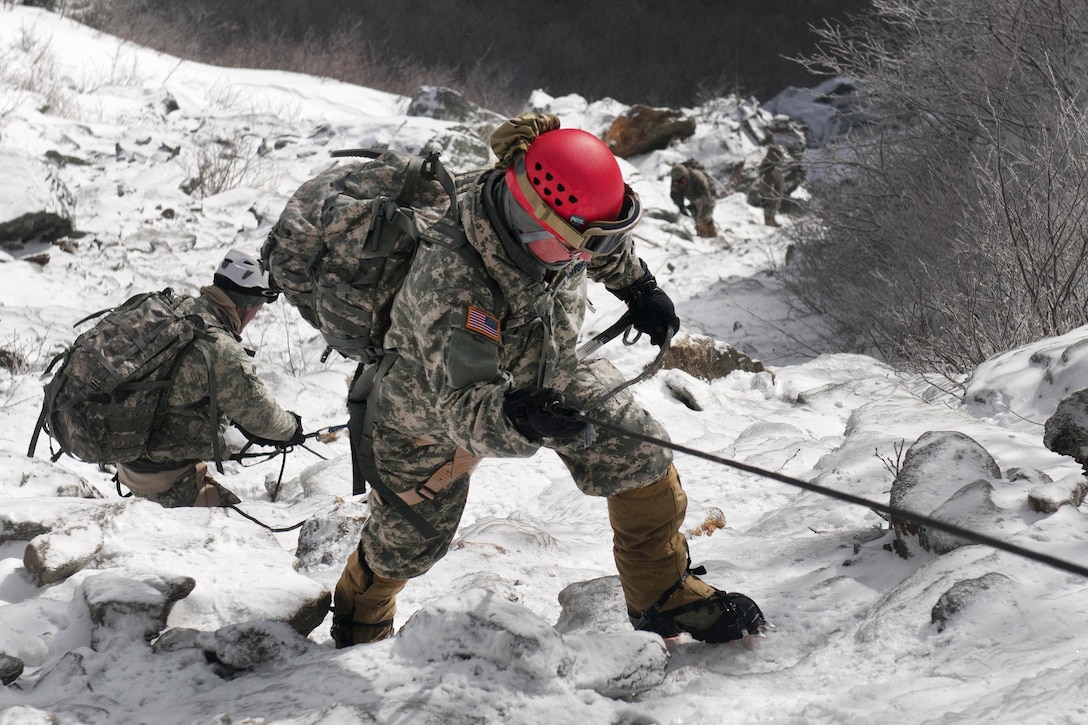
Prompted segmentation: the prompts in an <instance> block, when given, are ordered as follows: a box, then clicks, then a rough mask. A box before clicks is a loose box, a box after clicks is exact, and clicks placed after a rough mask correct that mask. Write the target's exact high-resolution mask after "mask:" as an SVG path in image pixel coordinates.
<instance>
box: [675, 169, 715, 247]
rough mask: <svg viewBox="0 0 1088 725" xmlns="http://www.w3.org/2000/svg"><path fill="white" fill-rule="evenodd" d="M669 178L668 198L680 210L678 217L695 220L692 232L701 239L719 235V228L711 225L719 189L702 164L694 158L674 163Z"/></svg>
mask: <svg viewBox="0 0 1088 725" xmlns="http://www.w3.org/2000/svg"><path fill="white" fill-rule="evenodd" d="M670 176H671V177H672V184H671V185H670V187H669V196H670V198H672V200H673V203H675V204H676V206H678V207H680V213H681V214H685V215H687V216H693V217H694V219H695V233H696V234H698V235H699V236H700V237H716V236H718V228H717V227H716V226H715V225H714V204H715V203H716V202H717V196H718V187H717V184H715V183H714V179H713V178H712V177H711V176H710V174H708V173H707V171H706V169H705V168H703V165H702V164H700V163H699V162H698V161H696V160H695V159H688V160H687V161H684V162H683V163H679V164H675V165H674V166H673V167H672V172H671V174H670ZM689 204H690V208H689V206H688V205H689ZM693 212H694V213H693Z"/></svg>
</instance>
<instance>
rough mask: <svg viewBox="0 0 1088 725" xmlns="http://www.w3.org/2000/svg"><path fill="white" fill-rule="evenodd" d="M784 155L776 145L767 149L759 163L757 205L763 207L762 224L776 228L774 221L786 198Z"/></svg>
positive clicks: (776, 223) (775, 221) (776, 224)
mask: <svg viewBox="0 0 1088 725" xmlns="http://www.w3.org/2000/svg"><path fill="white" fill-rule="evenodd" d="M785 158H786V153H785V151H784V150H783V149H782V147H781V146H779V145H778V144H771V145H770V146H768V147H767V153H766V155H764V157H763V160H762V161H760V162H759V181H758V184H759V205H760V206H761V207H763V223H764V224H766V225H767V226H769V227H777V226H778V221H777V220H776V219H775V217H776V215H777V214H778V212H779V210H780V209H781V208H782V200H783V199H785V198H786V177H785V174H784V173H783V164H784V162H785Z"/></svg>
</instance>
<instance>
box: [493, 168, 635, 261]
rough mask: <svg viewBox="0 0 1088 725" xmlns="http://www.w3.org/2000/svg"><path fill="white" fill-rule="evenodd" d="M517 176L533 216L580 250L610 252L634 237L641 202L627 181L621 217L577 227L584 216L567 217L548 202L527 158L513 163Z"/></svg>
mask: <svg viewBox="0 0 1088 725" xmlns="http://www.w3.org/2000/svg"><path fill="white" fill-rule="evenodd" d="M514 177H515V178H516V179H517V180H518V189H519V190H520V191H521V193H522V194H523V195H524V196H525V199H526V201H528V202H529V205H530V206H531V207H532V214H533V216H534V217H536V219H537V220H538V221H540V222H541V223H542V224H544V225H546V226H547V227H548V228H549V229H551V230H552V231H553V232H555V234H556V236H557V237H558V238H559V239H560V240H562V242H563V243H564V244H566V245H567V246H569V247H571V248H572V249H576V250H578V251H580V252H588V253H589V254H608V253H610V252H614V251H616V249H618V248H619V247H620V246H621V245H622V244H623V243H624V242H626V241H627V240H628V239H630V238H631V234H632V233H633V232H634V229H635V226H636V225H637V224H638V222H639V220H640V219H642V204H641V203H640V202H639V199H638V194H636V193H635V191H634V190H633V189H632V188H631V187H630V186H628V185H627V184H624V185H623V190H624V194H623V206H622V207H620V218H619V219H618V220H616V221H611V222H609V221H597V222H589V223H588V224H589V225H588V226H587V227H586V228H585V229H583V230H582V231H578V230H577V229H576V228H575V225H579V226H580V225H582V224H585V223H586V222H585V220H583V219H581V218H580V217H577V216H573V217H571V218H570V219H569V220H567V219H564V218H563V217H561V216H559V214H557V213H556V212H555V211H554V210H553V209H552V208H551V207H550V206H548V205H547V204H546V203H545V202H544V199H543V198H542V197H541V196H540V194H538V193H537V191H536V189H534V188H533V185H532V183H531V182H530V181H529V177H528V175H527V174H526V173H525V161H524V159H522V160H520V161H518V163H517V165H516V166H515V167H514Z"/></svg>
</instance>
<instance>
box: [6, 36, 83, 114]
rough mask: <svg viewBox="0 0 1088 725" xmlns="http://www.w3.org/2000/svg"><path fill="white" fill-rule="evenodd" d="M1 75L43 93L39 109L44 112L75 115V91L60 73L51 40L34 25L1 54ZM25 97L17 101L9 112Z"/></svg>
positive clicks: (15, 84)
mask: <svg viewBox="0 0 1088 725" xmlns="http://www.w3.org/2000/svg"><path fill="white" fill-rule="evenodd" d="M0 78H3V80H4V81H5V82H7V83H9V84H10V85H12V86H13V87H14V88H15V89H17V90H19V91H25V92H26V93H33V94H37V95H39V96H41V98H42V99H43V103H42V104H41V105H40V107H39V108H38V110H39V111H41V112H42V113H49V114H52V115H54V116H61V117H64V118H69V117H72V116H74V115H75V101H74V93H73V91H72V89H71V88H69V87H68V86H67V85H66V84H65V82H64V81H63V80H62V79H61V78H60V76H59V72H58V70H57V60H56V56H55V55H54V54H53V49H52V46H51V39H49V38H45V39H43V38H42V37H41V36H40V35H39V34H38V32H37V29H36V28H35V27H34V26H29V27H28V26H26V25H23V26H22V27H21V28H20V29H19V35H18V36H16V38H15V41H14V42H13V43H12V45H11V47H10V48H7V49H5V50H4V51H3V54H2V55H0ZM22 100H23V99H20V100H19V101H13V102H12V103H13V104H14V105H12V106H11V108H10V109H9V110H8V111H7V112H8V113H11V112H12V111H13V110H14V109H15V108H16V107H18V106H19V105H21V103H22ZM5 115H6V114H5Z"/></svg>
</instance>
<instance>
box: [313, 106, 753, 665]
mask: <svg viewBox="0 0 1088 725" xmlns="http://www.w3.org/2000/svg"><path fill="white" fill-rule="evenodd" d="M491 142H492V147H493V148H494V150H495V152H496V155H497V157H498V158H499V164H498V168H497V169H494V170H488V171H484V172H482V173H479V172H477V173H475V174H470V175H466V176H465V177H462V178H461V179H460V182H459V189H460V194H459V204H460V207H459V208H460V210H461V221H462V223H463V225H464V228H465V231H466V233H467V236H468V243H469V244H470V245H471V246H472V247H473V248H474V249H475V250H476V251H477V252H478V253H479V255H480V257H481V260H480V261H478V262H476V263H474V262H473V261H471V260H470V259H469V257H468V256H467V255H463V254H458V253H456V252H455V251H452V250H451V249H449V248H448V247H447V246H445V245H442V244H426V243H425V244H423V245H421V247H420V249H419V251H418V252H417V255H416V257H415V259H414V261H413V263H412V266H411V268H410V271H409V273H408V277H407V279H406V280H405V282H404V284H403V286H402V288H401V290H400V293H399V296H398V298H397V301H396V303H395V305H394V308H393V312H392V325H391V327H390V329H389V331H388V333H387V334H386V338H385V347H386V349H387V350H395V351H396V358H395V361H394V362H393V363H392V366H391V367H390V368H389V369H388V372H386V373H385V374H384V375H383V376H382V377H381V379H380V380H379V381H378V382H377V383H376V384H377V385H378V387H377V389H376V392H375V393H374V394H372V395H370V396H369V397H368V401H369V402H368V406H370V405H373V406H376V408H377V409H376V410H372V411H367V413H368V417H369V415H370V414H373V421H374V427H373V450H374V461H375V463H376V466H377V469H378V472H379V473H380V478H381V481H382V483H383V484H384V487H385V489H386V490H388V491H392V492H395V493H396V494H397V495H398V496H399V498H400V499H401V500H402V501H403V502H404V503H406V504H408V505H409V506H411V507H412V508H411V510H412V511H413V512H414V513H416V514H418V516H420V517H422V519H423V520H424V521H425V522H426V524H427V525H428V526H429V527H430V528H431V529H432V531H431V532H429V533H428V532H425V531H423V530H421V528H422V527H419V526H413V525H412V524H411V523H409V522H408V520H407V519H406V518H405V517H404V516H403V515H402V514H401V513H400V512H399V511H397V510H396V509H395V508H394V507H393V506H391V505H389V503H388V502H385V501H383V500H382V498H381V496H380V495H379V494H378V493H376V492H375V491H373V490H371V492H370V499H369V503H370V510H371V514H370V517H369V518H368V519H367V521H366V523H365V525H364V527H363V531H362V536H361V541H360V544H359V547H358V549H357V550H356V551H355V552H354V553H353V554H352V555H351V556H350V558H349V560H348V563H347V565H346V566H345V568H344V571H343V574H342V575H341V577H340V580H339V582H338V583H337V585H336V588H335V594H334V617H333V628H332V635H333V638H334V640H335V642H336V644H337V646H338V647H345V646H349V645H352V644H360V643H363V642H373V641H377V640H380V639H383V638H385V637H388V636H390V635H391V634H392V629H393V617H394V613H395V611H396V594H397V593H398V592H399V591H400V590H401V589H402V588H403V587H404V586H405V584H406V583H407V580H408V579H410V578H412V577H417V576H420V575H422V574H424V573H425V572H426V571H428V570H429V569H430V568H431V567H432V566H433V565H434V564H435V562H437V561H438V560H439V559H441V558H442V557H443V556H444V555H445V554H446V552H447V549H448V548H449V546H450V543H451V541H452V539H453V536H454V534H455V532H456V530H457V527H458V523H459V521H460V519H461V515H462V512H463V511H464V508H465V503H466V500H467V497H468V490H469V476H470V475H471V473H472V470H473V468H474V467H475V465H476V463H477V462H478V461H479V460H480V459H481V458H486V457H504V458H505V457H528V456H531V455H533V454H534V453H535V452H536V451H537V450H538V449H539V448H540V447H542V446H543V447H546V448H550V449H552V450H554V451H555V452H556V454H558V455H559V457H560V459H562V461H563V462H564V464H566V466H567V469H568V470H569V471H570V473H571V476H572V477H573V479H574V482H575V484H576V485H577V486H578V487H579V488H580V489H581V490H582V491H583V492H584V493H586V494H589V495H592V496H602V497H607V499H608V510H609V517H610V521H611V524H612V529H613V532H614V553H615V561H616V565H617V568H618V570H619V574H620V579H621V582H622V584H623V589H624V593H625V598H626V600H627V606H628V609H629V612H630V615H631V619H632V622H633V623H634V625H635V626H636V627H637V628H639V629H645V630H650V631H655V632H658V633H660V634H662V635H663V636H672V635H676V634H678V633H679V632H680V631H687V632H690V633H691V634H692V636H694V637H696V638H698V639H702V640H706V641H717V642H720V641H726V640H730V639H739V638H741V637H744V636H745V634H746V632H748V633H753V634H754V633H755V632H757V631H759V630H760V629H761V628H762V626H763V625H764V624H765V623H764V621H763V617H762V614H761V613H760V612H759V608H758V607H757V606H756V605H755V603H754V602H752V601H751V600H750V599H749V598H747V597H745V596H744V595H740V594H727V593H725V592H721V591H719V590H717V589H715V588H714V587H711V586H710V585H708V584H706V583H704V582H702V581H701V580H700V579H699V578H698V577H697V576H695V575H694V574H693V573H692V571H691V569H690V568H689V567H690V561H689V559H688V552H687V542H686V539H685V537H684V535H683V534H682V533H680V531H679V528H680V525H681V523H682V522H683V519H684V515H685V511H686V502H687V499H686V497H685V495H684V492H683V489H682V488H681V486H680V478H679V476H678V474H677V472H676V469H675V468H674V467H673V465H672V459H671V454H670V452H669V451H668V450H667V449H664V448H661V447H659V446H655V445H650V444H648V443H642V442H639V441H637V440H635V439H634V438H631V437H628V436H624V435H621V434H618V433H615V432H612V431H610V430H601V429H597V430H595V431H592V433H593V435H592V436H590V435H589V434H590V430H587V425H586V424H585V423H584V422H582V421H581V420H579V419H577V417H573V416H572V415H571V413H570V410H571V409H572V408H578V407H579V406H580V405H582V404H584V403H586V402H588V401H591V400H595V399H598V398H599V397H601V396H602V395H604V394H606V393H608V392H610V391H613V390H614V389H615V388H616V387H617V386H619V385H621V384H622V383H623V382H624V379H623V376H622V375H621V374H620V373H619V371H618V370H617V369H616V368H615V367H614V366H613V365H612V364H611V363H609V362H608V361H607V360H604V359H595V360H582V361H579V360H578V359H577V355H576V350H575V348H576V344H577V338H578V332H579V329H580V328H581V325H582V319H583V316H584V312H585V305H586V282H587V280H593V281H595V282H599V283H601V284H604V285H605V286H606V287H607V288H608V290H609V291H610V292H612V293H613V294H614V295H616V296H617V297H619V298H620V299H622V300H623V301H624V302H626V303H627V305H628V308H629V310H630V311H631V313H632V314H633V318H634V322H633V324H634V326H635V328H636V329H637V330H639V331H640V332H643V333H646V334H647V335H648V336H649V337H650V340H651V341H652V342H653V344H655V345H664V344H666V343H667V341H668V339H669V338H670V337H671V335H672V334H673V333H674V332H675V331H676V329H677V327H678V326H679V320H678V318H677V316H676V313H675V312H674V309H673V304H672V301H671V300H670V299H669V297H668V295H666V294H665V292H664V291H662V290H661V289H660V288H658V286H657V284H656V282H655V280H654V277H653V275H652V274H650V272H649V271H648V269H647V267H646V265H645V264H644V263H643V262H642V261H641V260H640V259H639V257H638V256H637V254H636V253H635V249H634V242H633V239H632V236H631V233H630V232H631V230H632V229H633V227H634V226H635V224H636V223H637V222H638V220H639V218H640V216H641V207H640V205H639V201H638V196H637V195H636V194H635V193H634V192H633V191H632V190H631V189H630V187H628V186H627V185H626V184H624V182H623V178H622V175H621V172H620V170H619V165H618V164H617V162H616V160H615V157H614V156H613V155H612V152H611V151H609V150H608V147H607V146H605V145H604V144H603V143H602V142H601V141H600V140H599V139H597V138H596V137H595V136H593V135H591V134H589V133H586V132H584V131H580V130H576V129H559V122H558V119H557V118H555V117H554V116H550V115H546V114H525V115H523V116H519V117H517V118H515V119H512V120H511V121H507V122H506V123H504V124H502V125H501V126H500V127H499V128H498V129H497V130H496V131H495V133H494V134H493V136H492V140H491ZM588 412H589V414H591V415H592V416H594V417H597V418H600V419H602V420H608V421H611V422H614V423H616V424H618V425H621V426H623V427H625V428H627V429H630V430H633V431H638V432H639V433H642V434H645V435H649V436H654V437H658V438H666V436H667V434H666V432H665V431H664V430H663V429H662V427H661V426H660V425H659V424H658V423H657V422H656V421H655V420H654V419H653V418H652V417H650V415H649V414H648V413H647V412H646V411H645V410H643V409H642V408H640V407H639V406H638V405H637V404H636V403H635V401H634V399H633V398H632V396H631V395H630V394H629V393H628V391H627V390H623V391H620V392H619V393H618V394H616V395H615V396H614V397H612V398H610V399H609V400H607V402H605V403H604V404H603V405H601V406H600V407H598V408H596V409H595V410H592V411H588ZM590 437H591V438H592V440H591V441H590V442H587V441H589V439H590Z"/></svg>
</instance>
